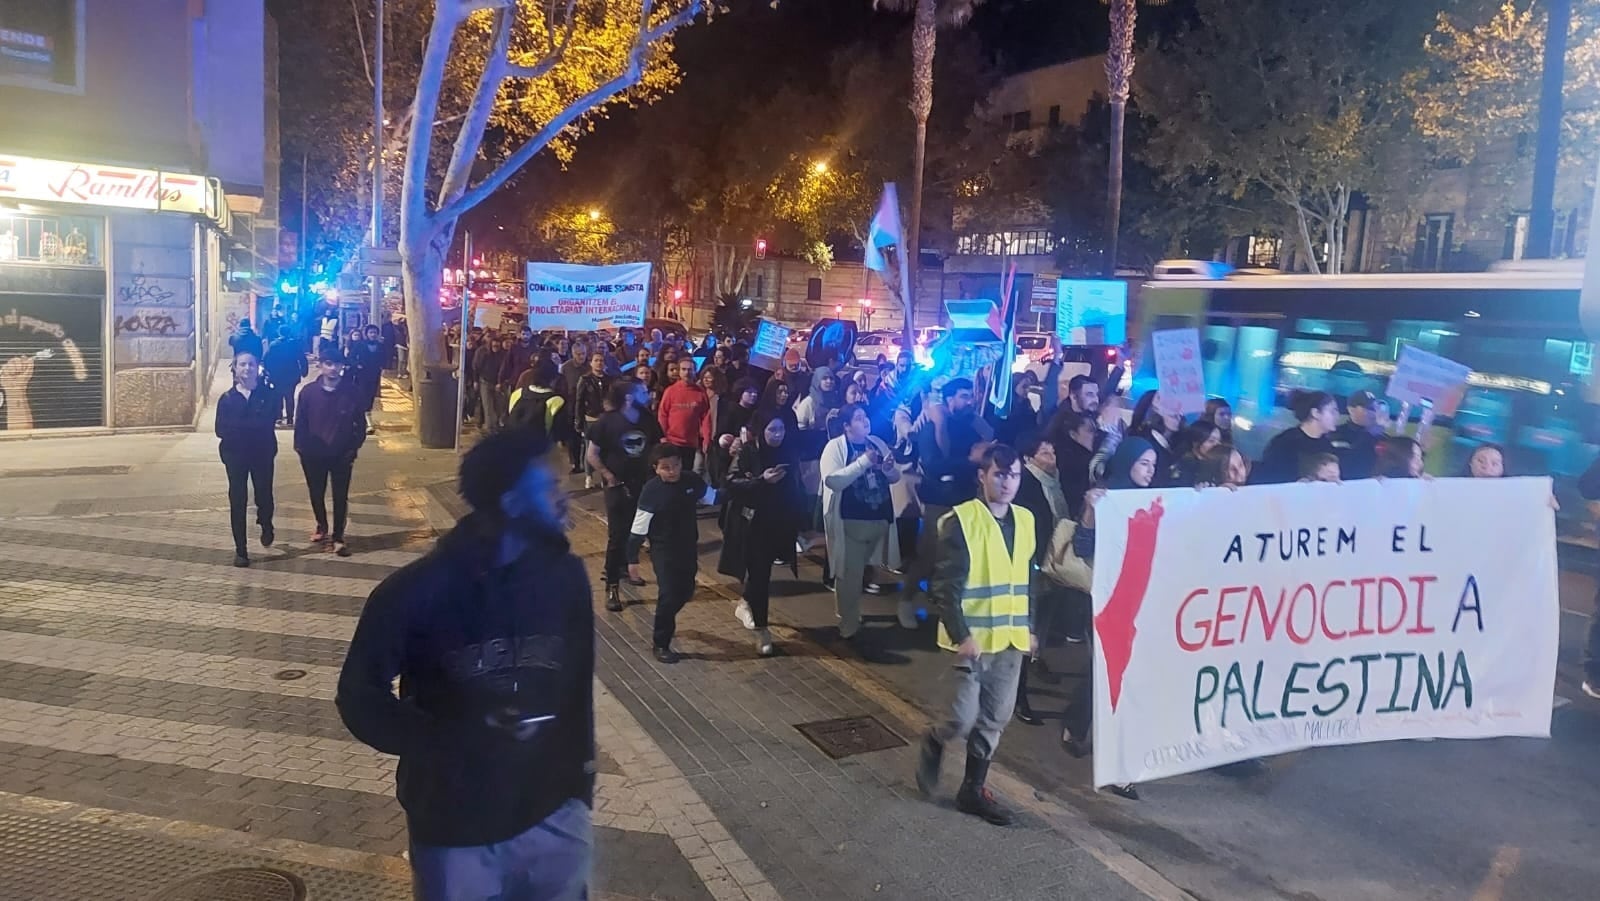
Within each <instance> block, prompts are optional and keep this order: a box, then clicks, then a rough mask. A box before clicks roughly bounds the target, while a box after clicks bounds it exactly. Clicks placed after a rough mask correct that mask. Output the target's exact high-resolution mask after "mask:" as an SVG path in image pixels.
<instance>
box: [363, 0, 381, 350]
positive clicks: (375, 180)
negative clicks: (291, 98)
mask: <svg viewBox="0 0 1600 901" xmlns="http://www.w3.org/2000/svg"><path fill="white" fill-rule="evenodd" d="M377 3H378V17H377V26H376V28H375V29H374V32H373V39H372V53H373V56H374V57H376V64H375V65H374V66H373V70H372V249H373V250H374V251H377V250H379V249H380V248H382V247H383V134H384V132H383V128H384V125H383V0H377ZM373 258H374V259H376V258H377V254H376V253H374V254H373ZM371 278H372V309H371V310H369V311H368V318H367V322H368V323H371V324H374V325H375V324H377V322H378V321H379V319H381V318H382V313H383V279H381V278H379V277H378V276H376V275H374V276H371Z"/></svg>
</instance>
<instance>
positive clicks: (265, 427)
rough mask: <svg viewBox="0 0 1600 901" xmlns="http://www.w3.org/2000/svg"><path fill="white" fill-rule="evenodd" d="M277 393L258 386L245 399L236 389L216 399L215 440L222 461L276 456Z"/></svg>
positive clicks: (263, 386) (233, 388)
mask: <svg viewBox="0 0 1600 901" xmlns="http://www.w3.org/2000/svg"><path fill="white" fill-rule="evenodd" d="M279 397H280V395H279V394H278V392H276V391H274V390H273V389H271V388H269V387H267V386H266V385H265V384H259V385H258V386H257V387H256V390H254V391H252V392H250V396H249V397H245V396H244V395H243V394H241V393H240V392H239V388H238V386H234V387H232V388H229V389H228V393H226V394H224V395H222V396H221V397H219V398H217V437H218V438H220V439H222V441H221V444H220V450H221V452H222V459H223V460H259V459H262V458H268V459H270V458H272V457H274V456H277V453H278V432H277V429H276V425H277V421H278V410H279V407H280V405H279V403H278V398H279Z"/></svg>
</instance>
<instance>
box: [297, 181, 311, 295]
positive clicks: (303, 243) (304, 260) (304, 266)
mask: <svg viewBox="0 0 1600 901" xmlns="http://www.w3.org/2000/svg"><path fill="white" fill-rule="evenodd" d="M310 164H311V154H310V153H309V152H307V153H302V154H301V155H300V292H299V293H298V294H297V295H296V297H297V298H298V299H297V300H296V301H295V308H296V310H299V309H302V308H303V307H304V306H305V302H306V282H307V281H308V279H307V278H306V271H307V270H308V269H310V268H311V256H310V254H309V253H307V251H308V250H310V249H311V241H310V237H309V236H310V234H311V229H309V228H307V227H306V222H308V221H309V216H308V214H307V212H306V210H307V206H308V201H307V199H306V169H307V168H308V167H309V166H310Z"/></svg>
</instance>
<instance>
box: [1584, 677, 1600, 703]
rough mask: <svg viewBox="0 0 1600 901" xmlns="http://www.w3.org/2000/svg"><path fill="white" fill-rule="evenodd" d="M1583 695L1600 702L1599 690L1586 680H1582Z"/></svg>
mask: <svg viewBox="0 0 1600 901" xmlns="http://www.w3.org/2000/svg"><path fill="white" fill-rule="evenodd" d="M1583 693H1584V694H1586V695H1588V696H1589V697H1591V698H1594V699H1595V700H1597V701H1600V688H1596V687H1595V684H1594V683H1593V682H1590V681H1589V680H1588V679H1585V680H1583Z"/></svg>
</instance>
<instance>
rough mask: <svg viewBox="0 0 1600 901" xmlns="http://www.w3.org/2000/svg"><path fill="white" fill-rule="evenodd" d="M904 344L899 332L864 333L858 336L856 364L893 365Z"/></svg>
mask: <svg viewBox="0 0 1600 901" xmlns="http://www.w3.org/2000/svg"><path fill="white" fill-rule="evenodd" d="M903 343H904V339H903V338H902V337H901V336H900V333H899V332H889V331H881V332H862V333H861V334H859V335H857V336H856V346H855V356H856V362H857V363H893V362H894V361H895V359H896V358H897V357H899V356H900V350H901V348H902V346H903Z"/></svg>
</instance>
